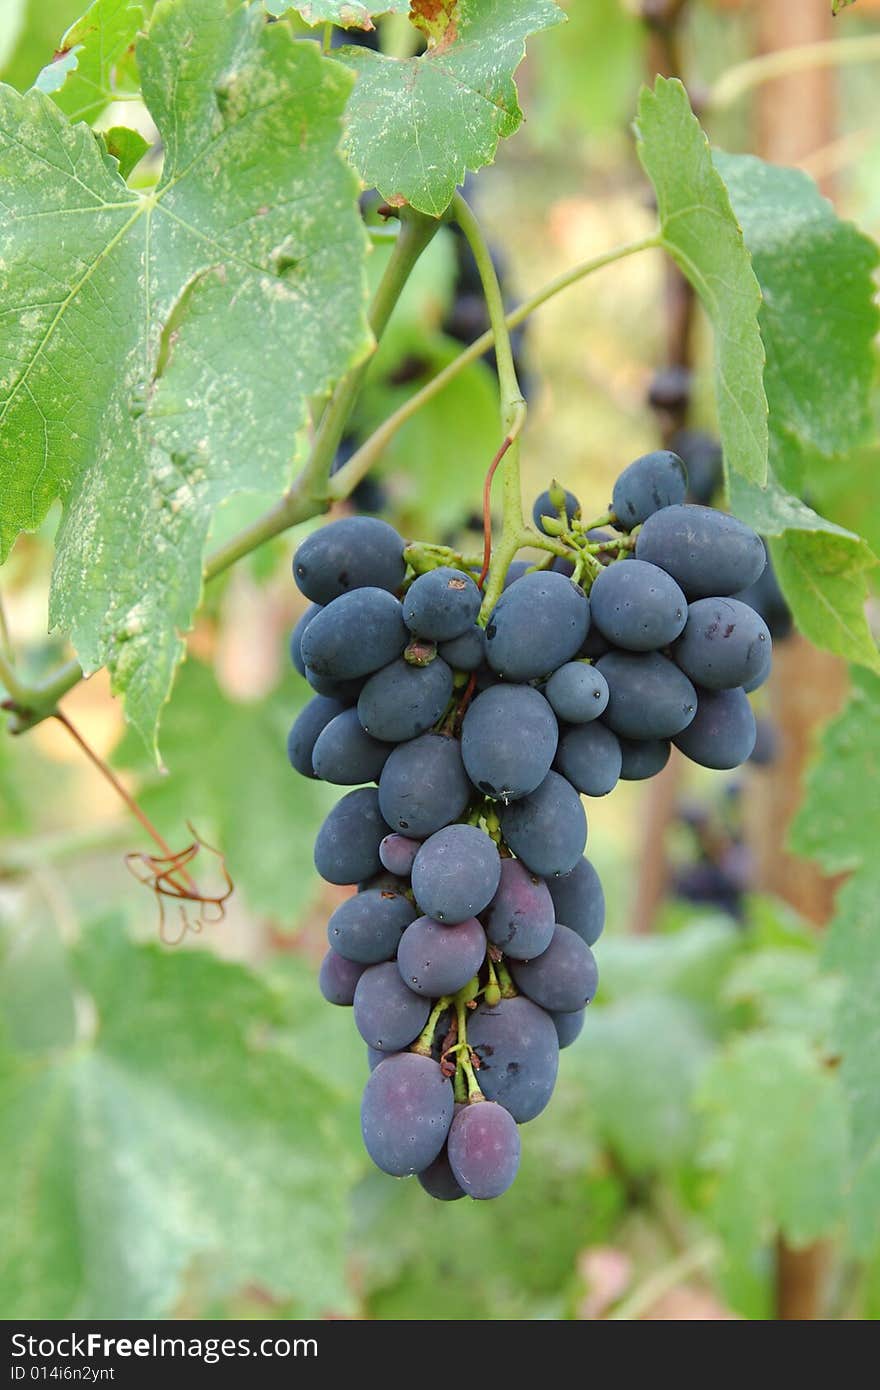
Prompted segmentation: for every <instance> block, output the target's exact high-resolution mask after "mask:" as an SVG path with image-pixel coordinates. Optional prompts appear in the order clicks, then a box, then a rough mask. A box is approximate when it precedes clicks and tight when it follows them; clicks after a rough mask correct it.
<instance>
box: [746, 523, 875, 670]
mask: <svg viewBox="0 0 880 1390" xmlns="http://www.w3.org/2000/svg"><path fill="white" fill-rule="evenodd" d="M770 553H771V555H772V557H773V565H774V568H775V570H776V575H777V578H778V579H779V583H780V585H781V586H782V590H783V593H784V594H785V596H786V598H787V599H788V602H789V604H790V606H791V609H792V612H793V614H794V616H795V620H796V622H797V625H798V627H799V628H800V630H801V632H802V633H803V634H804V636H805V637H809V639H810V641H811V642H815V644H816V646H818V647H824V648H825V649H826V650H827V651H830V652H836V653H837V654H838V656H843V657H846V658H847V659H848V660H850V661H857V662H860V663H861V664H862V665H863V666H868V667H870V668H871V669H872V670H874V671H880V651H878V650H877V644H876V642H875V641H874V638H873V636H872V635H871V630H870V628H869V627H868V621H867V618H866V616H865V598H866V591H867V585H866V582H865V571H866V570H869V569H872V568H873V567H874V566H875V565H876V563H877V560H876V557H875V556H874V555H873V554H872V553H871V551H870V550H869V549H868V547H867V545H866V544H865V542H864V541H862V540H861V538H860V537H859V538H858V539H857V540H854V539H852V538H851V537H843V538H841V537H840V536H838V535H837V534H836V533H829V532H828V530H827V529H826V528H823V530H822V531H794V532H790V531H786V532H785V533H784V534H783V535H782V536H780V537H779V538H778V539H777V540H771V542H770Z"/></svg>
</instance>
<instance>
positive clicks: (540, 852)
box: [501, 772, 587, 879]
mask: <svg viewBox="0 0 880 1390" xmlns="http://www.w3.org/2000/svg"><path fill="white" fill-rule="evenodd" d="M501 833H502V835H503V836H504V839H505V841H506V843H507V845H508V846H509V847H510V849H512V850H513V852H514V854H515V855H516V856H517V858H518V859H521V860H522V861H523V863H524V864H525V865H526V866H527V867H528V868H529V869H531V871H532V873H535V874H538V875H540V877H541V878H546V879H549V878H551V877H553V876H555V875H556V874H567V873H570V872H571V870H572V869H573V868H574V866H575V864H576V863H577V861H578V859H579V858H580V857H581V855H582V854H583V852H584V845H585V844H586V843H587V817H586V812H585V811H584V808H583V805H582V803H581V799H580V797H579V796H578V794H577V792H576V791H575V789H574V787H573V786H572V785H571V783H570V782H568V781H566V779H565V778H564V777H560V775H559V773H558V772H548V773H547V776H546V777H545V778H544V780H543V782H542V783H541V785H540V786H539V787H538V788H536V790H535V791H533V792H532V793H531V795H530V796H524V797H522V799H521V800H519V801H513V802H511V804H510V805H509V806H505V807H503V808H502V811H501Z"/></svg>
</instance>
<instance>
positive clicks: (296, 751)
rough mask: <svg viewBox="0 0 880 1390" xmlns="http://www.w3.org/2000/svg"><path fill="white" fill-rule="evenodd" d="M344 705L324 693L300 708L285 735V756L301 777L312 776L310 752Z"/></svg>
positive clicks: (312, 768) (313, 771)
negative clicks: (288, 731)
mask: <svg viewBox="0 0 880 1390" xmlns="http://www.w3.org/2000/svg"><path fill="white" fill-rule="evenodd" d="M344 709H345V705H344V704H343V703H342V701H341V700H330V699H328V698H327V697H326V696H325V695H315V696H314V697H313V698H312V699H311V700H309V703H308V704H307V705H304V706H303V708H302V709H301V710H300V712H299V714H298V715H297V716H296V719H295V720H294V721H293V724H292V725H291V729H290V733H289V734H288V735H287V756H288V759H289V760H290V766H291V767H292V768H295V769H296V771H297V772H299V773H301V775H302V776H303V777H314V776H315V769H314V767H313V766H312V753H313V752H314V748H315V744H316V743H317V741H318V738H319V736H320V735H321V733H322V732H323V731H324V729H326V727H327V725H328V724H329V723H330V721H331V719H335V718H336V716H337V715H339V714H342V712H343V710H344Z"/></svg>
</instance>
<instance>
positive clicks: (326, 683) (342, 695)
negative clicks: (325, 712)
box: [305, 609, 366, 708]
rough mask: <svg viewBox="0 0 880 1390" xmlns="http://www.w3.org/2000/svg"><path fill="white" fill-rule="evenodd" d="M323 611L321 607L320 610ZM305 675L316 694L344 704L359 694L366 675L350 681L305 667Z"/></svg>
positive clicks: (352, 700)
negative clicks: (319, 673) (334, 677)
mask: <svg viewBox="0 0 880 1390" xmlns="http://www.w3.org/2000/svg"><path fill="white" fill-rule="evenodd" d="M321 611H322V612H323V609H322V610H321ZM305 677H306V680H307V681H308V683H309V685H310V686H311V687H312V689H313V690H314V692H315V694H316V695H325V696H326V697H327V699H328V700H339V701H340V702H341V704H343V705H344V706H346V708H347V707H348V706H349V705H353V704H354V703H355V701H356V700H357V697H358V695H360V693H361V691H362V689H363V687H364V681H365V680H366V676H355V677H354V679H353V680H350V681H337V680H334V679H333V678H332V676H319V675H318V673H317V671H312V670H311V669H310V668H309V667H308V666H307V667H306V668H305Z"/></svg>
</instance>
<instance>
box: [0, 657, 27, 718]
mask: <svg viewBox="0 0 880 1390" xmlns="http://www.w3.org/2000/svg"><path fill="white" fill-rule="evenodd" d="M0 686H2V688H3V689H4V690H5V691H6V693H7V695H8V696H9V698H10V699H11V700H12V701H13V702H14V704H16V705H21V706H22V707H24V706H26V705H27V703H28V700H29V698H30V691H29V689H28V687H27V686H26V685H24V684H23V683H22V682H21V681H20V680H19V678H18V676H17V674H16V671H15V667H14V666H13V664H12V662H11V661H10V660H9V658H8V657H7V655H6V652H5V651H3V650H0Z"/></svg>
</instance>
